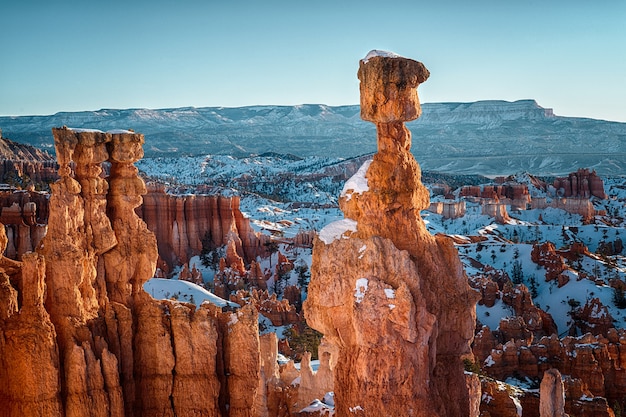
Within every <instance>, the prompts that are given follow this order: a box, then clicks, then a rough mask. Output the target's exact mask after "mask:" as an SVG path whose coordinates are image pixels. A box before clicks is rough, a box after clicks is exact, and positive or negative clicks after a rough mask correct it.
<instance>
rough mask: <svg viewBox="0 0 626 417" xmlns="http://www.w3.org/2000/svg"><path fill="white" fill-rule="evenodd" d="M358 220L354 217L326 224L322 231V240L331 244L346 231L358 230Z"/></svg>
mask: <svg viewBox="0 0 626 417" xmlns="http://www.w3.org/2000/svg"><path fill="white" fill-rule="evenodd" d="M356 230H357V222H356V221H355V220H352V219H342V220H337V221H335V222H332V223H330V224H328V225H326V226H325V227H324V228H323V229H322V230H321V231H320V236H319V237H320V240H321V241H322V242H324V243H325V244H327V245H330V244H331V243H332V242H334V241H335V240H337V239H339V238H341V237H342V236H343V234H344V233H346V232H356Z"/></svg>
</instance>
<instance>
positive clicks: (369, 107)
mask: <svg viewBox="0 0 626 417" xmlns="http://www.w3.org/2000/svg"><path fill="white" fill-rule="evenodd" d="M357 76H358V77H359V80H360V81H361V84H360V87H359V88H360V93H361V118H362V119H363V120H367V121H370V122H374V123H391V122H408V121H410V120H415V119H417V118H418V117H419V116H420V114H421V112H422V111H421V107H420V103H419V98H418V96H417V87H418V86H419V85H420V84H421V83H423V82H424V81H426V80H427V79H428V77H429V76H430V72H429V71H428V69H426V67H425V66H424V64H422V63H421V62H418V61H415V60H412V59H409V58H404V57H402V56H400V55H398V54H395V53H393V52H389V51H381V50H372V51H370V52H369V53H368V54H367V55H366V56H365V58H363V59H362V60H361V61H359V71H358V74H357Z"/></svg>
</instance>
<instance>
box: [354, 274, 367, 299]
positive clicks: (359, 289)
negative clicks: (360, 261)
mask: <svg viewBox="0 0 626 417" xmlns="http://www.w3.org/2000/svg"><path fill="white" fill-rule="evenodd" d="M368 283H369V281H368V279H367V278H359V279H357V280H356V285H355V287H354V298H355V300H356V302H357V303H360V302H361V301H363V298H364V297H365V293H366V292H367V284H368Z"/></svg>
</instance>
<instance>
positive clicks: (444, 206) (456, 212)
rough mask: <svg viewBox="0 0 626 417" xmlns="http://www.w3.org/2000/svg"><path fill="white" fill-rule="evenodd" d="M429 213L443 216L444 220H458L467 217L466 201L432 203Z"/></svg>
mask: <svg viewBox="0 0 626 417" xmlns="http://www.w3.org/2000/svg"><path fill="white" fill-rule="evenodd" d="M428 211H430V212H431V213H435V214H441V215H442V216H443V218H444V219H458V218H459V217H463V216H465V201H437V202H431V203H430V206H428Z"/></svg>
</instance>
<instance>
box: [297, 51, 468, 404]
mask: <svg viewBox="0 0 626 417" xmlns="http://www.w3.org/2000/svg"><path fill="white" fill-rule="evenodd" d="M428 76H429V72H428V70H427V69H426V68H425V67H424V65H423V64H422V63H420V62H417V61H414V60H411V59H406V58H402V57H399V56H397V55H395V54H392V53H386V52H382V51H372V52H370V53H369V54H368V55H367V57H366V58H365V59H363V60H361V61H360V63H359V70H358V77H359V79H360V81H361V85H360V91H361V117H362V118H363V119H365V120H368V121H372V122H373V123H375V124H376V129H377V136H378V153H376V154H375V155H374V157H373V160H371V161H368V162H366V164H365V165H364V166H363V167H362V168H361V170H359V173H357V174H356V175H355V176H354V177H353V178H351V179H350V180H349V181H348V182H347V183H346V185H345V187H344V191H343V192H342V195H341V197H340V200H339V201H340V203H339V204H340V208H341V209H342V211H343V213H344V216H345V219H344V220H341V221H338V222H335V223H332V224H330V225H328V226H327V227H325V228H324V229H323V230H322V231H321V233H320V237H319V239H317V240H316V241H315V246H314V250H313V266H312V268H311V276H312V277H311V283H310V285H309V295H308V298H307V300H306V302H305V306H304V308H305V314H306V318H307V321H308V323H309V324H310V325H311V326H312V327H314V328H316V329H317V330H319V331H321V332H322V333H324V337H325V338H326V339H327V342H328V343H329V344H332V345H335V346H336V347H337V348H338V351H339V358H338V360H337V366H336V368H335V405H336V413H337V415H338V416H347V415H362V416H380V415H405V416H467V415H470V398H469V394H468V389H467V386H466V384H465V383H464V381H465V376H464V372H463V358H466V357H468V356H470V355H471V353H470V348H469V344H470V342H471V340H472V338H473V330H474V326H475V303H476V301H477V298H478V296H477V294H476V293H475V292H474V291H472V290H471V289H470V288H469V285H468V283H467V278H466V276H465V274H464V272H463V269H462V266H461V263H460V261H459V258H458V255H457V253H456V250H455V249H454V247H453V244H452V242H451V241H450V240H449V239H447V238H445V237H442V236H432V235H431V234H430V233H429V232H428V231H427V230H426V227H425V225H424V222H423V220H422V218H421V217H420V210H423V209H426V208H428V206H429V195H428V191H427V190H426V188H425V187H424V186H423V184H422V183H421V171H420V168H419V165H418V164H417V162H416V161H415V159H414V157H413V156H412V154H411V152H410V147H411V134H410V132H409V130H408V129H407V128H406V127H405V125H404V122H405V121H408V120H413V119H416V118H417V117H419V115H420V106H419V100H418V96H417V91H416V88H417V87H418V85H419V84H420V83H422V82H424V81H426V79H427V78H428Z"/></svg>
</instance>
